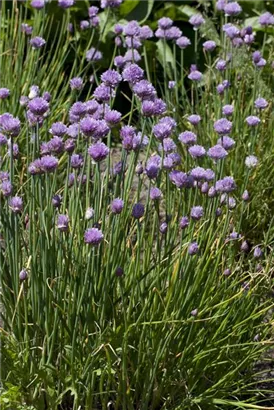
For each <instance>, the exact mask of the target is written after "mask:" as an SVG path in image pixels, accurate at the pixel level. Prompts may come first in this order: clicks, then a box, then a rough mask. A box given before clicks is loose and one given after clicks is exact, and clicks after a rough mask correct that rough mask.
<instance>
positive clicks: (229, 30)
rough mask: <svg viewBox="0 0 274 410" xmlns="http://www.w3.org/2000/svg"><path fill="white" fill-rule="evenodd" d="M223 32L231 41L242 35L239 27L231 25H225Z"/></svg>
mask: <svg viewBox="0 0 274 410" xmlns="http://www.w3.org/2000/svg"><path fill="white" fill-rule="evenodd" d="M223 31H224V32H225V34H226V35H227V37H229V38H230V39H231V40H233V39H234V38H236V37H238V36H239V35H240V30H239V29H238V27H236V26H234V25H233V24H231V23H228V24H224V25H223Z"/></svg>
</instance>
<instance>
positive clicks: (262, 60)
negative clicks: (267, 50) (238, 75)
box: [256, 58, 266, 68]
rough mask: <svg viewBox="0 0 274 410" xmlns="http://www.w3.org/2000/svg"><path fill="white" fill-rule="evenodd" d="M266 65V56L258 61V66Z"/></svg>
mask: <svg viewBox="0 0 274 410" xmlns="http://www.w3.org/2000/svg"><path fill="white" fill-rule="evenodd" d="M265 65H266V60H265V59H264V58H261V59H260V60H259V61H258V63H256V67H258V68H262V67H264V66H265Z"/></svg>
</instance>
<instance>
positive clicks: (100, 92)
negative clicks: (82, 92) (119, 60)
mask: <svg viewBox="0 0 274 410" xmlns="http://www.w3.org/2000/svg"><path fill="white" fill-rule="evenodd" d="M93 95H94V97H95V98H96V99H97V100H99V101H102V102H109V101H110V99H111V97H114V96H115V93H114V90H113V89H112V88H111V87H109V86H107V85H105V84H100V85H98V87H97V88H96V89H95V90H94V93H93Z"/></svg>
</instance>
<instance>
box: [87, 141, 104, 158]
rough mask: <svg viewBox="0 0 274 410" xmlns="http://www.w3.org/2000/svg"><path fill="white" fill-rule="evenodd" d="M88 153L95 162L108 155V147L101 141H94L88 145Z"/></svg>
mask: <svg viewBox="0 0 274 410" xmlns="http://www.w3.org/2000/svg"><path fill="white" fill-rule="evenodd" d="M88 154H89V155H90V156H91V158H92V159H93V160H94V161H95V162H100V161H103V160H104V159H105V158H106V157H107V156H108V154H109V148H108V147H107V146H106V144H104V143H103V142H96V143H95V144H93V145H91V146H90V147H89V149H88Z"/></svg>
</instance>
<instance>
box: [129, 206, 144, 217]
mask: <svg viewBox="0 0 274 410" xmlns="http://www.w3.org/2000/svg"><path fill="white" fill-rule="evenodd" d="M144 213H145V207H144V205H142V204H141V203H140V202H138V203H137V204H135V205H133V208H132V216H133V218H135V219H140V218H142V216H143V215H144Z"/></svg>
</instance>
